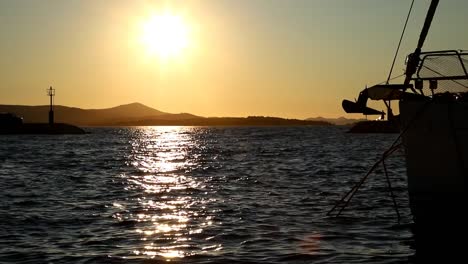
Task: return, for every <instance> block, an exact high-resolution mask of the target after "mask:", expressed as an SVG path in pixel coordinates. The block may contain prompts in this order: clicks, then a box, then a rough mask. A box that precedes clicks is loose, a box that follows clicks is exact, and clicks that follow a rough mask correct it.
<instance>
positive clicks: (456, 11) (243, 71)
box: [0, 0, 468, 118]
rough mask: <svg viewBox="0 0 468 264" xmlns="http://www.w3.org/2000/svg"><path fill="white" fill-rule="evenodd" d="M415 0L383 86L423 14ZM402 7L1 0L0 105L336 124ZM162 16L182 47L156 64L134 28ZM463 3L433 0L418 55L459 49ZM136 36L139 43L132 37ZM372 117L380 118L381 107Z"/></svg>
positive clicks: (385, 51) (375, 69)
mask: <svg viewBox="0 0 468 264" xmlns="http://www.w3.org/2000/svg"><path fill="white" fill-rule="evenodd" d="M429 3H430V1H429V0H416V2H415V6H414V9H413V14H412V17H411V18H410V22H409V25H408V29H407V34H406V37H405V39H404V42H403V45H402V48H401V53H400V56H399V59H398V60H397V63H396V67H395V70H394V75H399V74H401V73H403V69H404V58H405V56H406V55H407V54H408V53H410V52H412V51H413V50H414V47H415V45H416V42H417V37H418V36H419V32H420V29H421V27H422V24H423V20H424V16H425V14H426V11H427V8H428V6H429ZM410 4H411V0H392V1H389V0H352V1H351V0H304V1H299V0H296V1H294V0H291V1H286V0H203V1H202V0H200V1H195V0H194V1H148V0H147V1H138V0H128V1H124V0H112V1H111V0H101V1H95V0H89V1H86V0H67V1H62V0H56V1H49V0H41V1H39V0H31V1H26V0H0V40H1V41H0V58H1V59H0V104H23V105H41V104H47V102H48V98H47V97H46V92H45V90H46V88H48V87H49V86H50V85H52V86H54V88H56V89H57V92H56V93H57V96H56V103H57V104H60V105H67V106H74V107H81V108H107V107H112V106H116V105H119V104H126V103H131V102H141V103H143V104H146V105H148V106H151V107H154V108H156V109H158V110H161V111H166V112H173V113H178V112H189V113H193V114H197V115H203V116H247V115H268V116H281V117H294V118H305V117H313V116H318V115H321V116H331V117H332V116H334V117H336V116H343V115H345V113H344V112H343V110H342V109H341V100H342V99H344V98H347V99H354V98H355V97H357V94H358V92H359V91H360V90H361V89H363V88H364V86H365V85H366V84H369V85H372V84H375V83H379V82H381V81H384V80H385V79H386V77H387V75H388V71H389V68H390V64H391V61H392V58H393V54H394V50H395V48H396V45H397V42H398V38H399V36H400V33H401V30H402V27H403V24H404V19H405V17H406V14H407V12H408V9H409V6H410ZM163 10H170V12H171V13H172V14H176V15H177V16H180V17H182V18H183V20H184V21H185V22H184V23H185V24H186V26H187V28H188V31H189V32H190V33H189V37H188V41H187V47H186V48H185V49H184V50H183V51H182V52H181V53H180V54H179V56H178V57H177V58H174V59H168V60H166V61H164V62H163V61H161V59H160V58H159V57H157V56H156V57H155V56H149V52H148V51H147V50H146V49H145V48H144V47H143V46H142V45H141V43H140V39H141V36H140V35H141V25H142V23H144V21H145V20H148V19H149V18H150V17H151V15H152V14H154V13H160V12H162V11H163ZM467 10H468V1H466V0H441V2H440V4H439V7H438V10H437V12H436V16H435V19H434V21H433V26H432V27H431V30H430V32H429V36H428V38H427V40H426V45H425V49H426V50H428V49H467V48H468V34H466V26H467V25H468V15H467V14H466V11H467ZM139 34H140V35H139ZM378 108H379V110H380V109H383V106H382V105H381V104H378Z"/></svg>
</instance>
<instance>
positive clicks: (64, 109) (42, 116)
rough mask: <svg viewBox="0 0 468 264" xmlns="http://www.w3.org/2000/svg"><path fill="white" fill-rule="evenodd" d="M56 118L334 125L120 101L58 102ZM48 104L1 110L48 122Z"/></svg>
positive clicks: (101, 122) (91, 122)
mask: <svg viewBox="0 0 468 264" xmlns="http://www.w3.org/2000/svg"><path fill="white" fill-rule="evenodd" d="M54 109H55V121H56V122H57V123H68V124H74V125H78V126H160V125H176V126H303V125H320V126H327V125H331V124H330V123H329V122H327V121H325V120H299V119H285V118H279V117H265V116H249V117H246V118H244V117H210V118H205V117H201V116H196V115H192V114H189V113H180V114H171V113H166V112H161V111H159V110H156V109H153V108H151V107H148V106H145V105H143V104H140V103H132V104H126V105H120V106H116V107H112V108H106V109H81V108H75V107H68V106H61V105H56V106H55V108H54ZM48 111H49V106H47V105H40V106H24V105H0V113H1V112H8V113H14V114H16V115H17V116H20V117H22V118H23V122H24V123H47V121H48Z"/></svg>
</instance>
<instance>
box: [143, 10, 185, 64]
mask: <svg viewBox="0 0 468 264" xmlns="http://www.w3.org/2000/svg"><path fill="white" fill-rule="evenodd" d="M141 37H142V43H143V45H144V46H145V47H146V50H147V52H148V53H149V55H151V56H154V55H157V56H159V57H160V58H162V59H168V58H171V57H177V56H179V55H180V53H181V52H182V51H183V50H184V49H185V48H186V47H187V46H188V27H187V25H186V23H185V22H184V20H183V19H182V17H180V16H177V15H174V14H171V13H164V14H161V15H154V16H151V17H150V18H149V19H148V20H147V21H146V22H145V23H143V31H142V36H141Z"/></svg>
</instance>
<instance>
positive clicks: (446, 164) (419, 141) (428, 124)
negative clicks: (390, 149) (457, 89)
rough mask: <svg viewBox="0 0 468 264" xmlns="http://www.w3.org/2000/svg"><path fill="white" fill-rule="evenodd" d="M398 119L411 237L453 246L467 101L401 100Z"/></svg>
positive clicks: (465, 152)
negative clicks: (400, 131)
mask: <svg viewBox="0 0 468 264" xmlns="http://www.w3.org/2000/svg"><path fill="white" fill-rule="evenodd" d="M400 118H401V127H402V130H403V136H402V139H403V144H404V147H405V152H406V167H407V177H408V193H409V199H410V207H411V211H412V214H413V217H414V222H415V228H416V229H415V231H416V232H415V234H416V238H417V239H416V241H417V243H418V242H419V244H421V243H424V244H425V245H424V246H425V247H428V248H430V249H429V250H433V249H437V250H440V248H441V247H446V248H451V249H452V248H453V247H456V245H454V244H453V243H452V241H454V240H455V239H454V237H457V236H458V235H457V234H459V233H461V232H463V233H464V232H465V229H466V228H465V221H466V216H465V215H466V214H465V210H466V207H465V198H464V192H465V179H466V176H467V168H468V165H467V164H468V102H458V101H452V102H435V101H400ZM418 237H419V240H418ZM457 243H458V242H457ZM445 252H446V250H445Z"/></svg>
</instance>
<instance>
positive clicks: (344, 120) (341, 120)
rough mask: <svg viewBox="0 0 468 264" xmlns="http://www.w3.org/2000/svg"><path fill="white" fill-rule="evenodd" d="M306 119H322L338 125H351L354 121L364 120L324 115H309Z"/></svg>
mask: <svg viewBox="0 0 468 264" xmlns="http://www.w3.org/2000/svg"><path fill="white" fill-rule="evenodd" d="M306 120H309V121H324V122H329V123H332V124H334V125H338V126H345V125H352V124H354V123H357V122H359V121H366V119H348V118H345V117H342V116H341V117H338V118H326V117H321V116H319V117H311V118H307V119H306Z"/></svg>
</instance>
